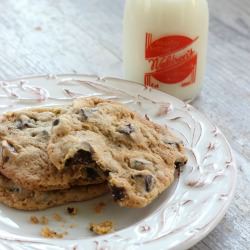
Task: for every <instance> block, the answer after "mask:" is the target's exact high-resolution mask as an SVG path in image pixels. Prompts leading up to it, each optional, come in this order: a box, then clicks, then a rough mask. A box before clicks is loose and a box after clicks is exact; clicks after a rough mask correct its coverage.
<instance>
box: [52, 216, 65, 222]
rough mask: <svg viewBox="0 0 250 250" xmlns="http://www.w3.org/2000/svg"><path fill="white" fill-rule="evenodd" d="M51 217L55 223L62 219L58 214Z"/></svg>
mask: <svg viewBox="0 0 250 250" xmlns="http://www.w3.org/2000/svg"><path fill="white" fill-rule="evenodd" d="M52 217H53V219H54V220H55V221H58V222H60V221H63V218H62V216H61V215H60V214H53V216H52Z"/></svg>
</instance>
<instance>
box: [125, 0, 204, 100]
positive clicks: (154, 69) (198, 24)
mask: <svg viewBox="0 0 250 250" xmlns="http://www.w3.org/2000/svg"><path fill="white" fill-rule="evenodd" d="M208 19H209V17H208V5H207V1H206V0H127V1H126V6H125V13H124V27H123V29H124V33H123V36H124V38H123V43H124V45H123V62H124V75H125V78H126V79H128V80H132V81H136V82H139V83H142V84H144V85H145V86H146V87H152V88H156V89H159V90H161V91H164V92H167V93H169V94H171V95H174V96H176V97H178V98H180V99H182V100H184V101H190V100H193V99H194V98H195V97H196V96H197V95H198V94H199V92H200V90H201V86H202V80H203V76H204V72H205V64H206V52H207V39H208Z"/></svg>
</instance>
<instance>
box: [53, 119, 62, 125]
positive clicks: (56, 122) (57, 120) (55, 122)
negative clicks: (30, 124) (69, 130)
mask: <svg viewBox="0 0 250 250" xmlns="http://www.w3.org/2000/svg"><path fill="white" fill-rule="evenodd" d="M59 122H60V120H59V119H56V120H54V121H53V123H52V125H53V126H57V125H58V124H59Z"/></svg>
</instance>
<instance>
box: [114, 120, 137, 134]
mask: <svg viewBox="0 0 250 250" xmlns="http://www.w3.org/2000/svg"><path fill="white" fill-rule="evenodd" d="M117 131H118V132H119V133H121V134H125V135H130V134H132V133H133V132H135V129H134V127H133V125H132V124H130V123H129V124H126V125H125V126H122V127H120V128H118V129H117Z"/></svg>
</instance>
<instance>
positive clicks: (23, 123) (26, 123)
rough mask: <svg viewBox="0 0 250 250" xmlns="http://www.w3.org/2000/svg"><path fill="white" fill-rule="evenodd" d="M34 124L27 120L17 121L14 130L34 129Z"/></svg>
mask: <svg viewBox="0 0 250 250" xmlns="http://www.w3.org/2000/svg"><path fill="white" fill-rule="evenodd" d="M34 122H35V120H34ZM34 122H32V120H27V121H22V120H17V121H16V128H17V129H20V130H22V129H25V128H34V127H35V125H34Z"/></svg>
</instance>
